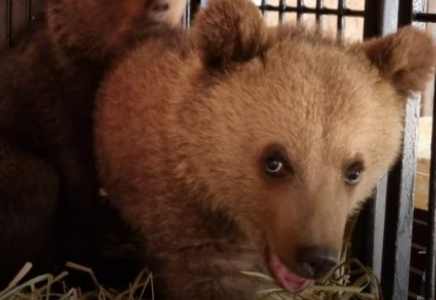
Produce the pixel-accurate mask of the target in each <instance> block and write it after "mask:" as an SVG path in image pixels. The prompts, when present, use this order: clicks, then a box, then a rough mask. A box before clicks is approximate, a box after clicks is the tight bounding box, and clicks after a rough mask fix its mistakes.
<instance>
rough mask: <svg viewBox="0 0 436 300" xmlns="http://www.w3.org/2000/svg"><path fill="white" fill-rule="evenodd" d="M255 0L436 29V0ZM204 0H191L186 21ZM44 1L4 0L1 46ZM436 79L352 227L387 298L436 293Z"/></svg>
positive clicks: (376, 30)
mask: <svg viewBox="0 0 436 300" xmlns="http://www.w3.org/2000/svg"><path fill="white" fill-rule="evenodd" d="M253 1H254V2H255V3H256V4H257V5H258V7H259V9H260V11H261V12H262V14H263V15H264V17H265V20H266V21H267V23H268V24H270V25H276V24H282V23H284V22H289V21H302V22H306V23H307V24H308V25H309V26H310V25H313V24H319V25H320V26H321V27H322V28H324V29H325V30H326V31H328V32H330V33H331V34H333V35H339V36H340V37H344V38H347V39H355V40H361V39H366V38H370V37H374V36H379V35H385V34H388V33H391V32H394V31H395V30H396V29H397V28H398V27H400V26H404V25H407V24H413V25H414V26H417V27H420V28H422V29H424V30H427V31H429V32H430V33H431V34H433V35H434V36H436V28H435V25H434V24H435V23H436V1H435V0H253ZM206 2H207V0H191V1H189V3H188V6H187V10H186V15H185V16H186V17H185V20H184V21H185V24H186V26H187V27H189V26H190V24H191V21H192V19H193V16H194V15H195V12H196V11H197V10H198V9H199V7H200V6H201V5H206V4H207V3H206ZM43 5H44V0H1V1H0V48H6V47H10V46H12V45H14V43H15V42H16V41H17V40H18V38H19V34H20V32H22V31H23V30H25V28H26V24H28V22H29V21H31V20H32V18H34V17H35V16H36V14H37V13H38V12H39V11H40V10H41V9H42V7H43ZM435 85H436V83H433V84H432V85H430V86H429V87H428V89H427V90H426V92H425V93H424V94H423V95H420V96H417V97H413V98H411V99H410V100H409V101H408V104H407V108H406V116H405V132H404V143H403V145H404V147H403V150H402V155H401V157H400V158H399V159H398V162H397V164H396V166H395V167H394V169H393V170H392V171H391V172H390V173H389V174H387V175H386V176H385V177H384V178H383V179H382V180H381V181H380V183H379V185H378V187H377V189H376V190H375V192H374V194H373V199H372V201H370V202H368V204H367V205H366V207H365V208H364V210H363V211H362V213H361V214H360V218H359V223H358V226H357V228H356V230H355V233H354V243H355V245H356V246H355V247H354V249H355V253H354V255H355V256H356V257H358V258H359V259H360V260H361V261H363V263H364V264H365V265H367V266H369V267H371V268H372V269H373V270H374V272H375V274H376V275H377V276H378V277H379V278H380V279H381V284H382V289H383V293H384V298H385V299H388V300H402V299H426V300H433V299H436V294H435V288H436V271H435V266H436V251H435V247H436V245H435V243H436V124H435V123H434V122H433V119H434V118H435V117H436V116H435V114H436V110H434V109H433V103H434V97H435V95H434V89H435ZM375 130H376V129H375Z"/></svg>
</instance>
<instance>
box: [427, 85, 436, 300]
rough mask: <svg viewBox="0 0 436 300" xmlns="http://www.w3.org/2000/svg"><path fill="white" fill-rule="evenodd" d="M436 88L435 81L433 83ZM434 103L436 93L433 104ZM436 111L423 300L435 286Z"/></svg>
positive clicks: (431, 297) (432, 295) (431, 296)
mask: <svg viewBox="0 0 436 300" xmlns="http://www.w3.org/2000/svg"><path fill="white" fill-rule="evenodd" d="M435 88H436V81H435ZM435 101H436V93H435V96H434V97H433V102H435ZM434 120H436V109H433V124H432V125H433V128H432V137H431V160H430V191H429V202H428V223H427V226H428V234H427V253H426V258H427V268H426V277H425V299H426V300H434V299H435V297H436V295H435V284H436V274H435V272H436V270H435V269H436V253H435V247H436V122H435V121H434Z"/></svg>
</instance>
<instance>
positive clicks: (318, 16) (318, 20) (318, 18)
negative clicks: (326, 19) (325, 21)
mask: <svg viewBox="0 0 436 300" xmlns="http://www.w3.org/2000/svg"><path fill="white" fill-rule="evenodd" d="M322 9H324V1H323V0H316V23H317V24H318V25H321V24H322V14H321V10H322Z"/></svg>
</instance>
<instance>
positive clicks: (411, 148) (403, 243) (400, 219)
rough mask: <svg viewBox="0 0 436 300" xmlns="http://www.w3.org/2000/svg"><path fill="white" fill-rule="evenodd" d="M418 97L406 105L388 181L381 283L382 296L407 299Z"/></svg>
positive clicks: (391, 299)
mask: <svg viewBox="0 0 436 300" xmlns="http://www.w3.org/2000/svg"><path fill="white" fill-rule="evenodd" d="M419 98H420V97H415V98H411V99H409V100H408V102H407V105H406V118H405V128H404V138H403V150H402V153H401V154H402V155H401V159H400V161H399V162H398V163H397V164H396V166H395V168H394V169H393V170H392V172H391V174H390V178H389V180H388V201H387V203H386V211H387V212H388V213H387V214H386V223H385V246H384V252H383V269H382V284H383V294H384V298H385V299H389V300H397V299H398V300H400V299H401V300H402V299H408V292H409V272H410V254H411V248H412V228H413V209H414V207H413V199H414V188H415V177H416V148H417V138H418V124H419V108H420V103H419V100H420V99H419Z"/></svg>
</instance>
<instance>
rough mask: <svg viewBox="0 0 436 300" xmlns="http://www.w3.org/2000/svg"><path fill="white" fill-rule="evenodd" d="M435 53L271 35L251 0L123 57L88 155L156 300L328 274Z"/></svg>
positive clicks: (101, 104)
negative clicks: (257, 277)
mask: <svg viewBox="0 0 436 300" xmlns="http://www.w3.org/2000/svg"><path fill="white" fill-rule="evenodd" d="M435 56H436V54H435V48H434V46H433V43H432V40H431V38H430V37H428V36H427V35H425V34H424V33H422V32H420V31H418V30H415V29H413V28H411V27H407V28H403V29H401V30H399V31H398V32H397V33H396V34H393V35H390V36H388V37H385V38H380V39H375V40H371V41H368V42H364V43H362V44H352V45H347V44H345V43H340V42H337V41H335V40H332V39H330V38H326V37H323V35H322V34H320V33H319V32H317V31H313V30H309V29H305V28H304V27H301V26H295V25H294V26H283V27H279V28H266V26H265V24H264V22H263V20H262V18H261V16H260V13H259V11H258V9H257V8H256V7H255V6H254V4H252V3H251V1H249V0H210V1H209V2H208V6H206V8H205V9H204V10H203V11H201V12H200V13H199V15H198V17H197V18H196V21H195V24H194V26H193V28H192V30H191V31H190V32H189V33H181V34H180V33H179V34H174V35H173V36H164V37H162V38H161V39H160V40H157V41H154V42H152V43H148V44H144V45H143V46H141V47H139V48H137V49H136V50H135V51H134V52H132V53H131V54H130V55H129V56H128V58H127V59H125V60H123V62H122V63H120V64H119V65H118V66H117V67H116V68H115V69H114V70H113V72H111V73H110V75H109V76H108V78H107V80H105V82H104V84H103V87H102V89H101V92H100V93H99V96H98V99H97V115H96V142H97V144H96V150H97V157H98V161H99V163H98V166H99V172H100V176H101V177H100V178H101V180H102V182H103V184H104V186H105V188H106V189H107V191H108V194H109V196H110V199H111V200H112V201H113V203H114V204H115V205H116V206H117V207H118V208H119V209H120V211H121V212H122V214H123V216H124V219H125V220H126V221H127V222H129V223H130V224H131V226H132V227H133V228H135V229H137V230H139V231H140V232H141V234H142V238H143V249H144V250H143V251H144V252H143V253H144V261H145V262H146V263H148V265H149V266H150V268H151V270H152V271H153V272H154V275H155V279H156V284H157V288H156V290H157V291H161V292H162V294H163V295H162V297H161V298H160V299H168V300H189V299H201V300H212V299H214V300H218V299H220V300H253V299H256V295H255V293H256V291H257V290H258V288H259V286H257V282H253V281H251V280H250V279H249V278H247V277H245V276H244V275H242V274H241V271H262V272H266V273H268V272H269V273H270V274H271V275H272V276H273V277H274V278H275V279H276V280H277V282H278V283H279V284H280V285H281V286H282V287H283V288H285V289H286V290H288V291H289V292H292V293H295V292H299V291H300V290H302V289H304V288H305V287H307V286H308V284H310V283H311V281H312V280H317V279H322V278H324V277H325V276H327V275H328V274H329V272H330V271H331V270H332V268H333V267H334V266H335V265H336V264H337V263H338V258H339V254H340V250H341V247H342V237H343V234H344V228H345V225H346V220H347V218H348V216H349V215H350V214H352V213H353V212H354V211H355V210H357V209H358V208H359V206H360V204H361V203H362V202H363V201H364V200H365V199H366V198H367V197H368V196H369V195H370V194H371V191H372V190H373V188H374V186H375V184H376V183H377V181H378V179H379V178H380V177H381V176H382V175H383V174H384V173H385V172H386V171H387V170H388V169H389V168H390V167H391V166H392V164H393V163H394V161H395V159H396V157H397V155H398V153H399V149H400V145H401V140H402V130H403V114H404V107H405V103H406V99H407V97H408V95H410V94H411V93H413V92H415V91H420V90H422V89H423V87H424V85H425V83H426V81H427V80H428V79H429V76H430V74H431V73H432V72H434V65H435ZM332 216H334V217H332Z"/></svg>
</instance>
